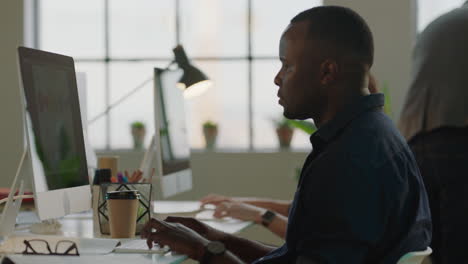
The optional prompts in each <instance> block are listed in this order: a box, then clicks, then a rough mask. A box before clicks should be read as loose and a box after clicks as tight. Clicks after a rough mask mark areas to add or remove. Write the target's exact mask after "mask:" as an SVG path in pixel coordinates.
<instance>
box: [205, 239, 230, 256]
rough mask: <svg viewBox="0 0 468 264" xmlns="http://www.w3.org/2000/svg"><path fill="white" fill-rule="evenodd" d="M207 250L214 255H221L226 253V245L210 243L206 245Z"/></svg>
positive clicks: (215, 242) (216, 242)
mask: <svg viewBox="0 0 468 264" xmlns="http://www.w3.org/2000/svg"><path fill="white" fill-rule="evenodd" d="M206 249H207V250H208V252H210V253H211V254H213V255H220V254H223V253H224V251H226V247H225V246H224V244H223V243H221V242H218V241H213V242H210V243H208V245H206Z"/></svg>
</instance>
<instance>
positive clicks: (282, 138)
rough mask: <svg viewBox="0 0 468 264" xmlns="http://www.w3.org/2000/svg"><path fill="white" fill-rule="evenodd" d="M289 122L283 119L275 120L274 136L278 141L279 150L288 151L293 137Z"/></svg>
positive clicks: (292, 128)
mask: <svg viewBox="0 0 468 264" xmlns="http://www.w3.org/2000/svg"><path fill="white" fill-rule="evenodd" d="M290 121H291V120H289V119H287V118H285V117H283V118H281V119H280V120H276V121H275V123H276V135H278V141H279V145H280V148H282V149H288V148H290V146H291V140H292V138H293V135H294V126H292V125H291V122H290Z"/></svg>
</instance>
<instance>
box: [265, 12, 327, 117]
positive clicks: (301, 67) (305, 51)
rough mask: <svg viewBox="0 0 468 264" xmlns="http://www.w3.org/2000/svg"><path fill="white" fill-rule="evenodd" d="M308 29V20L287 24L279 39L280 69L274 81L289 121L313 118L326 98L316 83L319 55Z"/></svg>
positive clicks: (317, 82) (317, 81)
mask: <svg viewBox="0 0 468 264" xmlns="http://www.w3.org/2000/svg"><path fill="white" fill-rule="evenodd" d="M308 26H309V22H307V21H303V22H296V23H293V24H290V25H289V26H288V27H287V28H286V30H285V31H284V33H283V35H282V36H281V40H280V48H279V57H280V60H281V63H282V66H281V69H280V71H279V72H278V74H277V75H276V77H275V79H274V82H275V84H276V85H277V86H278V87H279V90H278V94H277V95H278V98H279V104H280V105H281V106H283V109H284V112H283V113H284V116H285V117H287V118H290V119H307V118H311V117H312V118H313V117H314V116H316V115H317V114H318V113H320V110H319V109H321V105H323V103H324V100H323V99H325V98H324V95H323V91H321V90H322V89H321V85H320V80H319V70H320V58H319V56H317V55H318V53H319V52H317V50H318V49H317V48H315V46H314V41H313V40H311V39H310V38H308V37H307V30H308Z"/></svg>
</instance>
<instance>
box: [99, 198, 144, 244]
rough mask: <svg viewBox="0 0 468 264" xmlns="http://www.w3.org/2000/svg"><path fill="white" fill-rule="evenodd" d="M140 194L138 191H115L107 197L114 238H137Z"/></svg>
mask: <svg viewBox="0 0 468 264" xmlns="http://www.w3.org/2000/svg"><path fill="white" fill-rule="evenodd" d="M139 199H140V194H138V191H136V190H133V191H113V192H108V193H107V195H106V200H107V211H108V212H109V213H108V215H109V226H110V234H111V237H112V238H132V237H134V236H135V230H136V221H137V212H138V204H139Z"/></svg>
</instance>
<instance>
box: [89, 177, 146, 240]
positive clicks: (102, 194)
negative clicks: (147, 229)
mask: <svg viewBox="0 0 468 264" xmlns="http://www.w3.org/2000/svg"><path fill="white" fill-rule="evenodd" d="M125 190H129V191H131V190H137V191H138V192H139V194H140V200H139V206H138V212H137V220H136V221H137V222H136V232H135V234H136V235H139V234H140V232H141V230H142V229H143V226H144V225H145V223H146V222H147V221H148V220H150V218H151V214H150V213H151V212H150V210H151V204H150V203H151V184H150V183H103V184H101V185H100V186H99V192H95V193H93V195H98V197H95V200H98V203H97V206H96V208H93V210H94V213H95V214H97V216H98V217H97V218H94V221H98V222H99V230H100V233H101V234H104V235H109V234H110V226H109V212H108V211H107V201H106V194H107V192H111V191H125ZM95 224H96V223H95Z"/></svg>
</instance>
